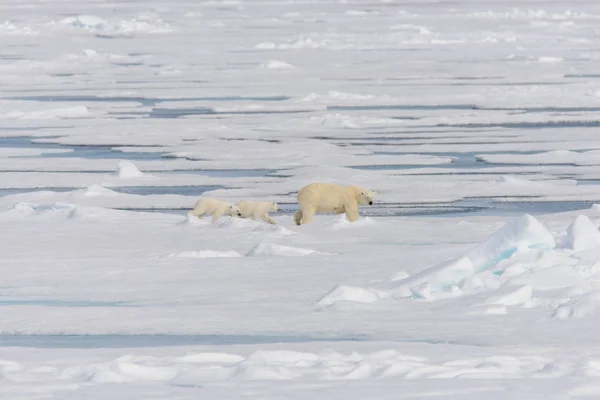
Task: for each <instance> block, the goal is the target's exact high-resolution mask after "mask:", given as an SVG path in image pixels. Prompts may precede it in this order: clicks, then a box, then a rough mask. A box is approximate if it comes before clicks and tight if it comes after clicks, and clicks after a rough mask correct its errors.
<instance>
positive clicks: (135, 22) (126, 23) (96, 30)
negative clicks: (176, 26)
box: [60, 15, 172, 38]
mask: <svg viewBox="0 0 600 400" xmlns="http://www.w3.org/2000/svg"><path fill="white" fill-rule="evenodd" d="M60 23H62V24H63V25H64V26H70V27H72V28H76V29H81V30H85V31H88V32H90V33H92V34H94V35H96V36H98V37H105V38H113V37H134V36H135V35H136V34H139V33H148V34H152V33H167V32H171V31H172V29H171V27H170V26H169V24H167V23H165V22H163V21H162V20H160V19H158V18H154V17H152V16H143V15H142V16H138V17H136V18H133V19H131V20H121V21H116V22H109V21H107V20H105V19H102V18H99V17H96V16H93V15H78V16H75V17H67V18H64V19H63V20H61V21H60Z"/></svg>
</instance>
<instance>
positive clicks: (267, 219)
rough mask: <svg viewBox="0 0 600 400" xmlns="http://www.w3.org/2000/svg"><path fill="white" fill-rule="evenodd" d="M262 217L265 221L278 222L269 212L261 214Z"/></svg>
mask: <svg viewBox="0 0 600 400" xmlns="http://www.w3.org/2000/svg"><path fill="white" fill-rule="evenodd" d="M261 218H262V220H263V221H265V222H268V223H270V224H273V225H275V224H277V222H275V220H273V218H271V216H270V215H269V214H267V213H264V214H263V215H262V216H261Z"/></svg>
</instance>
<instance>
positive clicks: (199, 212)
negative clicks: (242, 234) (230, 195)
mask: <svg viewBox="0 0 600 400" xmlns="http://www.w3.org/2000/svg"><path fill="white" fill-rule="evenodd" d="M189 214H190V215H194V216H196V217H198V218H200V219H202V218H203V217H204V214H212V222H213V224H214V223H215V222H217V220H218V219H219V218H220V217H222V216H223V215H229V216H230V217H241V216H242V213H241V211H240V209H239V208H237V207H236V206H234V205H233V204H231V203H228V202H226V201H221V200H217V199H214V198H212V197H201V198H200V199H199V200H198V201H197V202H196V205H195V206H194V209H193V210H192V211H190V212H189Z"/></svg>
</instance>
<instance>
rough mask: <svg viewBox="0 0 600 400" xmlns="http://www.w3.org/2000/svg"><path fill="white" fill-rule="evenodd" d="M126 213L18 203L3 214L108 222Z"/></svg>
mask: <svg viewBox="0 0 600 400" xmlns="http://www.w3.org/2000/svg"><path fill="white" fill-rule="evenodd" d="M124 213H127V212H126V211H121V210H111V209H108V208H102V207H92V206H81V205H76V204H70V203H37V204H36V203H17V204H15V205H14V206H13V207H12V208H11V209H10V210H8V211H6V212H4V213H2V216H5V217H9V218H15V217H16V218H19V219H22V218H26V217H27V218H41V219H51V220H57V219H58V220H69V219H80V220H106V219H107V217H109V216H116V215H123V214H124Z"/></svg>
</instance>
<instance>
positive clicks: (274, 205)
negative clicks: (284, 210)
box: [269, 201, 281, 212]
mask: <svg viewBox="0 0 600 400" xmlns="http://www.w3.org/2000/svg"><path fill="white" fill-rule="evenodd" d="M280 210H281V208H279V204H277V203H275V202H274V201H273V202H271V209H270V210H269V211H273V212H277V211H280Z"/></svg>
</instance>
